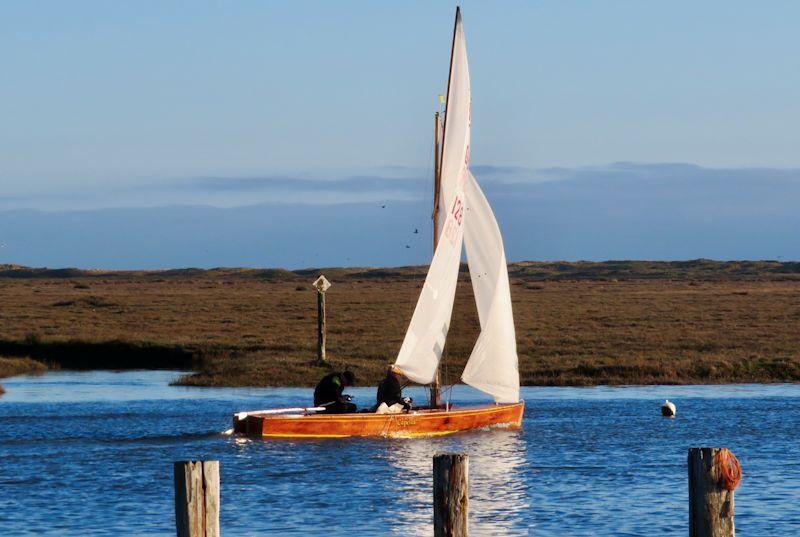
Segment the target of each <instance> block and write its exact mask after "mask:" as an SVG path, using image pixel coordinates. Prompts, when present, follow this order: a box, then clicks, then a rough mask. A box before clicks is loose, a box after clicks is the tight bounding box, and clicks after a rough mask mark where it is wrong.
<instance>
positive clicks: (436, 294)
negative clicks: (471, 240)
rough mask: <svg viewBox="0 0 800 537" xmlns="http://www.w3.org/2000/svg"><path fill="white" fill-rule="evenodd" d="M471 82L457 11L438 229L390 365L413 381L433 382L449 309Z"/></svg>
mask: <svg viewBox="0 0 800 537" xmlns="http://www.w3.org/2000/svg"><path fill="white" fill-rule="evenodd" d="M469 143H470V84H469V67H468V65H467V50H466V43H465V41H464V32H463V29H462V26H461V15H460V12H458V11H456V22H455V28H454V30H453V53H452V57H451V65H450V78H449V84H448V92H447V109H446V113H445V130H444V139H443V140H442V150H443V159H442V170H441V178H442V180H441V191H440V204H439V224H440V225H441V231H440V234H439V241H438V244H437V247H436V251H435V252H434V254H433V260H432V261H431V266H430V268H429V269H428V275H427V277H426V278H425V284H424V285H423V287H422V292H421V293H420V296H419V300H418V301H417V307H416V308H415V309H414V315H413V316H412V317H411V323H410V324H409V327H408V331H407V332H406V336H405V339H404V340H403V345H402V346H401V347H400V353H399V354H398V356H397V360H396V361H395V366H397V368H398V369H400V370H401V371H402V372H403V374H404V375H405V376H406V377H408V378H409V379H411V380H412V381H414V382H418V383H420V384H428V383H430V382H432V381H433V378H434V376H435V374H436V368H437V367H438V365H439V360H440V359H441V357H442V351H443V349H444V343H445V340H446V338H447V331H448V330H449V328H450V317H451V314H452V312H453V299H454V298H455V293H456V285H457V283H458V270H459V265H460V264H461V247H462V244H463V237H464V225H465V223H464V218H465V213H464V184H465V182H466V180H467V175H468V173H469V170H468V166H469Z"/></svg>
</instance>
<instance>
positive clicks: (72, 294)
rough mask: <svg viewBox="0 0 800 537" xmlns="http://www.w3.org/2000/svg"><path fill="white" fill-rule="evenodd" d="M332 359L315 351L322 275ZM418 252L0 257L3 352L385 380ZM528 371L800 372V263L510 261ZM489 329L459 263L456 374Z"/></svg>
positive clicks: (613, 377) (561, 376) (629, 378)
mask: <svg viewBox="0 0 800 537" xmlns="http://www.w3.org/2000/svg"><path fill="white" fill-rule="evenodd" d="M323 273H324V274H325V276H326V277H327V278H328V279H329V280H330V281H331V282H332V284H333V287H332V288H331V290H329V291H328V294H327V304H328V336H327V340H328V348H327V351H328V355H329V357H330V363H331V365H330V367H320V366H317V365H315V361H316V298H315V291H314V290H313V288H312V286H311V282H312V281H313V280H314V279H315V278H316V277H317V276H318V275H319V274H323ZM424 274H425V270H424V267H399V268H375V269H369V268H329V269H304V270H299V271H286V270H281V269H231V268H226V269H210V270H201V269H178V270H165V271H85V270H78V269H57V270H51V269H30V268H27V267H17V266H10V265H3V266H0V301H2V302H3V303H4V309H3V311H2V312H0V317H2V322H1V323H0V356H4V355H5V356H14V357H31V358H33V359H35V360H36V361H38V362H41V363H46V364H54V365H55V366H57V367H63V368H65V369H78V370H87V369H122V370H125V369H179V370H189V371H192V372H193V373H191V374H189V375H186V376H184V377H182V378H181V379H180V380H179V381H178V384H180V385H185V386H229V387H236V386H252V387H259V386H280V387H284V386H285V387H291V386H304V387H307V386H314V385H315V384H316V382H317V380H318V379H319V378H321V377H322V376H323V375H325V374H326V373H327V372H329V371H330V370H331V369H340V370H341V369H351V370H353V371H354V372H355V373H356V376H357V377H358V378H359V379H360V382H362V383H364V384H375V383H377V382H378V381H379V380H380V379H381V378H382V377H383V374H384V372H385V368H386V365H387V364H389V363H390V362H392V361H394V357H395V355H396V353H397V351H398V349H399V348H400V345H401V343H402V340H403V337H404V335H405V330H406V328H407V326H408V320H409V319H410V317H411V313H412V312H413V309H414V307H415V305H416V300H417V297H418V295H419V289H420V288H421V285H422V282H423V280H424ZM509 275H510V283H511V287H512V289H511V295H512V300H513V308H514V315H515V324H516V339H517V348H518V354H519V370H520V380H521V384H522V385H525V386H620V385H655V384H662V385H686V384H731V383H782V382H800V263H796V262H784V263H781V262H777V261H737V262H717V261H709V260H694V261H681V262H651V261H608V262H603V263H594V262H578V263H560V262H559V263H539V262H523V263H512V264H511V265H510V266H509ZM478 331H479V323H478V319H477V314H476V311H475V306H474V299H473V297H472V288H471V284H470V282H469V275H468V272H466V270H462V273H461V277H460V279H459V287H458V291H457V293H456V302H455V305H454V309H453V318H452V322H451V327H450V334H449V337H448V340H447V348H446V350H445V360H444V364H445V365H444V367H443V375H444V377H445V378H444V380H443V382H444V383H445V384H452V383H454V382H455V381H457V379H458V378H459V377H460V373H461V371H462V369H463V366H464V363H465V361H466V358H467V357H468V356H469V353H470V352H471V349H472V345H473V344H474V341H475V339H476V337H477V334H478Z"/></svg>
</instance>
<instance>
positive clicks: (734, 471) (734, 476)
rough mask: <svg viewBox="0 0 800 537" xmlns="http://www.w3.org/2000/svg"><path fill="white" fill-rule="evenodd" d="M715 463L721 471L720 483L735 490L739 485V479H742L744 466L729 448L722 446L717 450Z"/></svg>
mask: <svg viewBox="0 0 800 537" xmlns="http://www.w3.org/2000/svg"><path fill="white" fill-rule="evenodd" d="M714 465H715V466H716V467H717V470H718V472H719V476H720V484H721V485H722V486H723V487H724V488H726V489H728V490H733V489H735V488H736V487H738V486H739V481H741V480H742V466H741V465H740V464H739V459H737V458H736V455H734V454H733V453H731V451H730V450H729V449H727V448H722V449H720V450H719V451H718V452H717V456H716V457H715V459H714Z"/></svg>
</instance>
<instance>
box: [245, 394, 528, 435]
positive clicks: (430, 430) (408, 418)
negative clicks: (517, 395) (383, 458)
mask: <svg viewBox="0 0 800 537" xmlns="http://www.w3.org/2000/svg"><path fill="white" fill-rule="evenodd" d="M524 409H525V403H524V402H523V401H520V402H519V403H512V404H503V405H491V406H484V407H473V408H465V409H457V410H455V409H451V410H448V411H445V410H420V411H412V412H410V413H408V414H372V413H358V414H308V415H302V414H294V415H276V414H269V415H264V414H258V413H253V414H248V415H246V416H245V417H244V418H242V419H239V416H238V415H234V416H233V431H234V433H238V434H244V435H247V436H255V437H261V438H347V437H350V436H381V437H386V438H413V437H421V436H441V435H447V434H453V433H458V432H462V431H469V430H475V429H482V428H489V427H502V428H509V429H517V428H519V427H520V425H521V424H522V412H523V410H524Z"/></svg>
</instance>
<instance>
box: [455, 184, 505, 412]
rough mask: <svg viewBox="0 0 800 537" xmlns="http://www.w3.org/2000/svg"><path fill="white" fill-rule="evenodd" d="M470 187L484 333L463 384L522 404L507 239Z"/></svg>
mask: <svg viewBox="0 0 800 537" xmlns="http://www.w3.org/2000/svg"><path fill="white" fill-rule="evenodd" d="M468 175H469V177H468V178H467V181H466V185H465V187H464V192H465V199H466V201H467V223H466V227H465V230H464V245H465V246H466V249H467V262H468V263H469V274H470V278H471V280H472V291H473V293H474V294H475V303H476V305H477V308H478V317H479V319H480V323H481V333H480V336H478V341H477V342H476V343H475V347H474V348H473V349H472V354H471V355H470V357H469V360H468V361H467V365H466V367H465V368H464V372H463V373H462V375H461V378H462V380H463V381H464V382H466V383H467V384H469V385H470V386H473V387H475V388H477V389H479V390H481V391H483V392H486V393H488V394H490V395H491V396H493V397H494V399H495V401H497V402H498V403H516V402H517V401H519V369H518V360H517V339H516V334H515V332H514V314H513V312H512V310H511V289H510V286H509V283H508V267H507V266H506V254H505V249H504V248H503V237H502V236H501V235H500V228H499V227H498V225H497V220H496V219H495V217H494V213H493V212H492V208H491V206H490V205H489V202H488V201H487V200H486V196H484V194H483V191H482V190H481V187H480V186H479V185H478V182H477V181H476V180H475V177H474V176H473V175H472V174H471V173H469V174H468Z"/></svg>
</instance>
